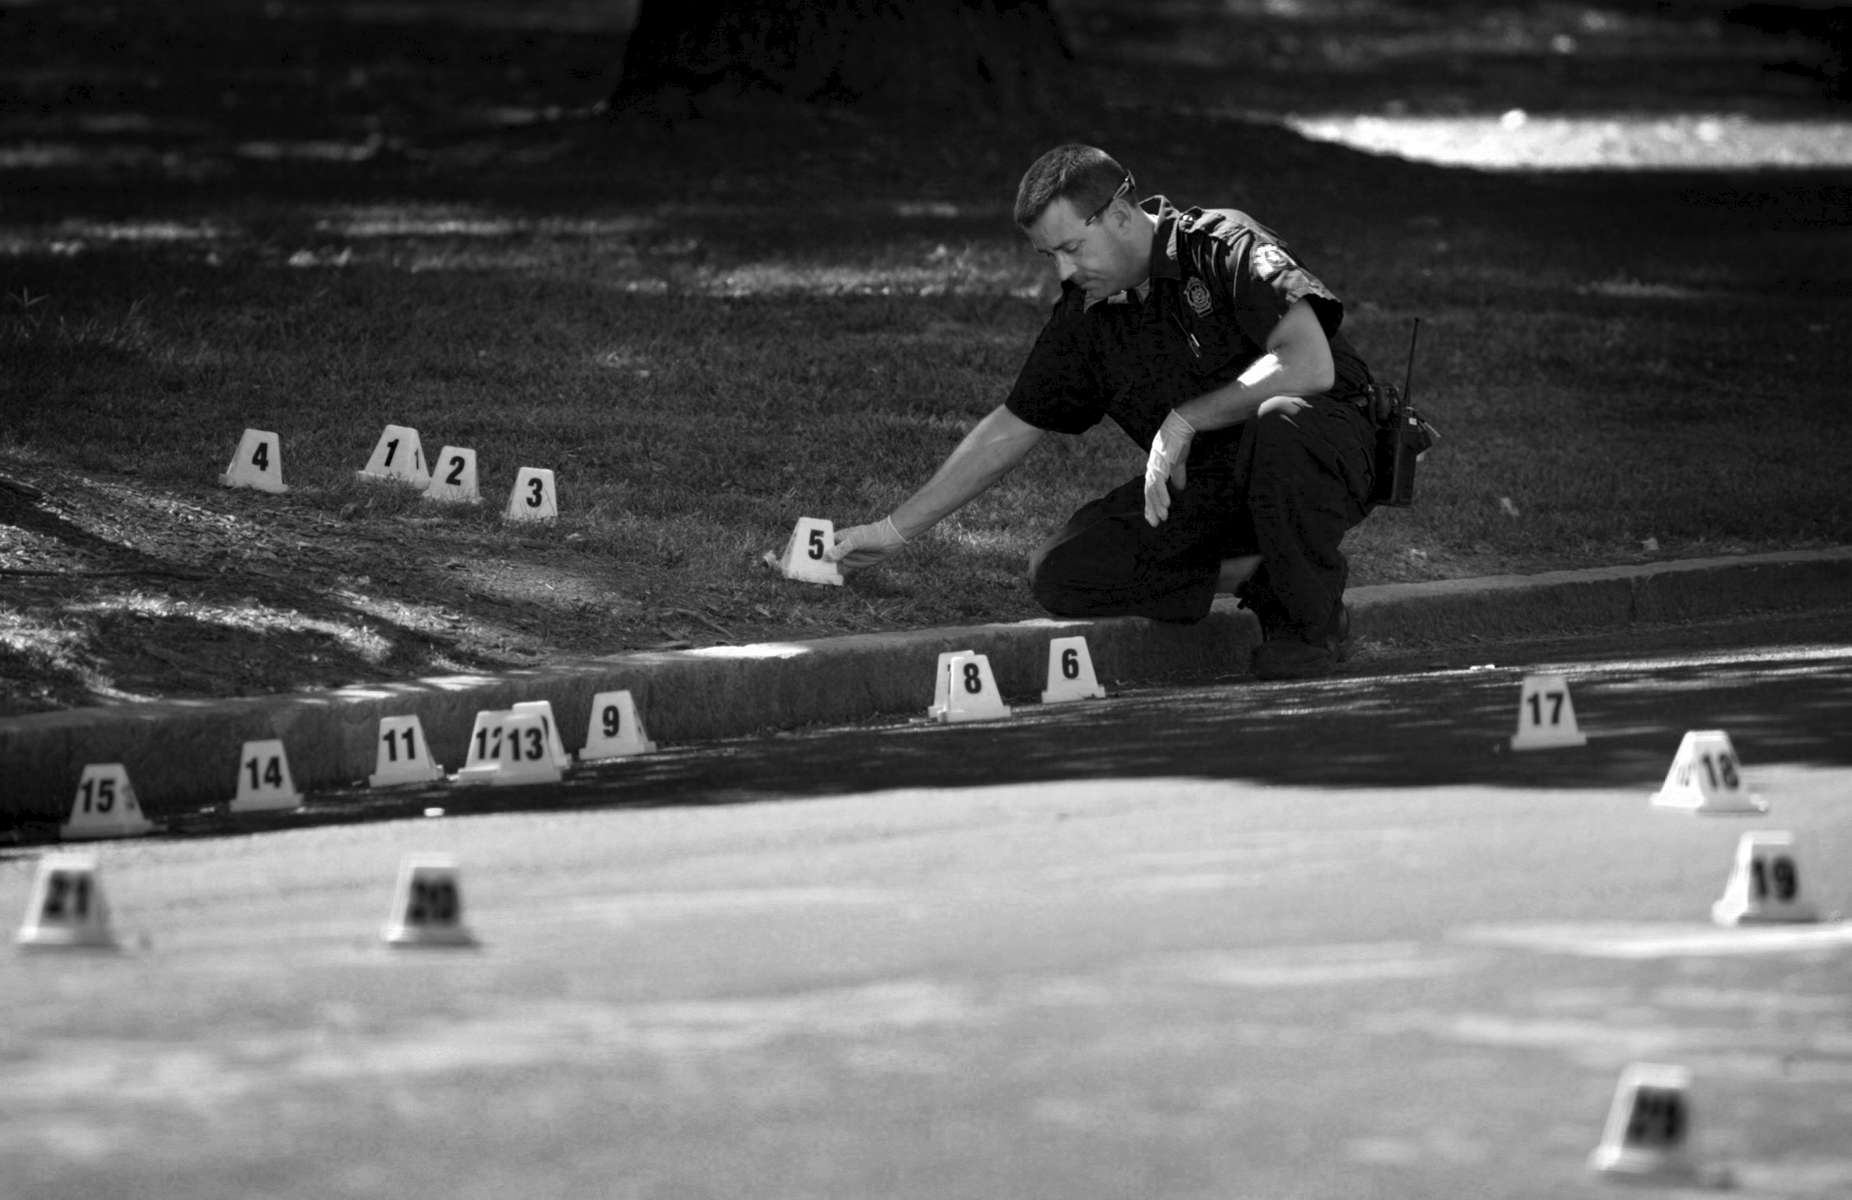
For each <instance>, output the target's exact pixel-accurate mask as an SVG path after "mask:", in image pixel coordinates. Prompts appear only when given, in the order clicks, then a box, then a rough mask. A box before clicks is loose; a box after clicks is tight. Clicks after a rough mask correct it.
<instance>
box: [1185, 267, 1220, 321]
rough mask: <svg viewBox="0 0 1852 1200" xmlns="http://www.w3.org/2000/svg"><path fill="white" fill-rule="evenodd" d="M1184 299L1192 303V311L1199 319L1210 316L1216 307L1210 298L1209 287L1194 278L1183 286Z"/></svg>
mask: <svg viewBox="0 0 1852 1200" xmlns="http://www.w3.org/2000/svg"><path fill="white" fill-rule="evenodd" d="M1183 298H1184V299H1185V300H1188V301H1189V302H1190V308H1191V310H1192V311H1194V312H1195V313H1196V315H1197V316H1199V317H1206V316H1208V315H1209V310H1210V309H1211V308H1214V307H1215V302H1214V301H1213V300H1211V299H1210V298H1209V286H1208V285H1207V284H1205V283H1204V282H1203V281H1202V280H1201V279H1198V278H1195V277H1194V276H1192V277H1191V278H1190V281H1189V282H1188V283H1186V284H1184V285H1183Z"/></svg>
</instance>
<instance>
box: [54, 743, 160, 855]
mask: <svg viewBox="0 0 1852 1200" xmlns="http://www.w3.org/2000/svg"><path fill="white" fill-rule="evenodd" d="M154 829H155V825H154V822H153V821H150V820H149V819H148V818H147V817H146V816H144V815H142V811H141V805H140V803H139V802H137V801H136V799H135V787H134V785H133V784H131V783H130V782H129V771H128V768H127V767H125V766H123V765H122V764H121V763H89V764H87V765H86V766H85V767H84V773H83V775H82V777H80V778H79V779H78V781H77V795H76V796H75V797H74V798H73V799H72V800H71V819H70V820H68V821H66V822H65V823H64V824H63V825H60V826H59V827H58V836H59V837H61V838H63V839H64V840H65V841H67V842H75V841H79V840H82V839H84V838H118V837H141V836H142V835H143V834H148V833H153V832H154Z"/></svg>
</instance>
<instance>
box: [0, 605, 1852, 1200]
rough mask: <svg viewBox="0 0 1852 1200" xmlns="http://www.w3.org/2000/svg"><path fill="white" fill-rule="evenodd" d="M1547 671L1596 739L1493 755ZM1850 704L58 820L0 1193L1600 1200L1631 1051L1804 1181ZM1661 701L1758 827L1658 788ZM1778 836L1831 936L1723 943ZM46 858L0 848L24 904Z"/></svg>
mask: <svg viewBox="0 0 1852 1200" xmlns="http://www.w3.org/2000/svg"><path fill="white" fill-rule="evenodd" d="M1546 671H1548V672H1558V673H1561V674H1562V675H1563V677H1564V678H1565V679H1566V680H1567V682H1568V684H1569V687H1570V689H1571V692H1572V694H1573V704H1574V710H1575V713H1576V716H1577V718H1578V722H1579V726H1580V729H1581V731H1582V732H1583V733H1585V734H1586V735H1587V737H1588V743H1587V745H1585V746H1582V747H1576V748H1564V749H1552V750H1542V751H1523V752H1518V751H1513V750H1511V749H1510V748H1509V740H1510V738H1511V735H1512V733H1513V732H1514V731H1515V729H1516V728H1517V723H1518V720H1519V714H1520V704H1519V700H1520V691H1521V683H1522V680H1523V679H1524V677H1525V676H1526V675H1528V674H1533V673H1538V672H1546ZM1849 713H1852V616H1849V615H1848V614H1846V613H1844V612H1840V613H1830V614H1824V615H1812V616H1806V617H1793V618H1783V619H1780V620H1761V621H1757V622H1721V623H1715V624H1708V625H1688V626H1683V627H1678V628H1673V627H1667V628H1665V629H1663V630H1661V631H1659V632H1657V633H1655V634H1652V635H1642V634H1640V633H1639V632H1637V631H1636V632H1633V633H1630V634H1627V635H1625V636H1610V637H1606V638H1600V639H1592V640H1586V641H1558V642H1529V643H1516V642H1512V643H1500V644H1496V645H1493V644H1488V645H1483V646H1474V647H1467V648H1463V649H1451V650H1446V651H1428V652H1420V653H1414V652H1408V653H1401V654H1396V655H1389V654H1371V653H1366V654H1365V655H1364V657H1363V658H1362V659H1361V660H1360V661H1359V662H1357V663H1356V664H1354V665H1353V671H1352V673H1350V674H1347V675H1346V676H1344V677H1341V678H1338V679H1333V680H1327V681H1321V682H1318V683H1309V684H1271V685H1260V684H1255V683H1253V682H1251V681H1246V680H1242V681H1239V682H1235V683H1231V684H1228V685H1226V686H1206V687H1197V688H1188V689H1149V690H1137V691H1132V692H1127V693H1121V694H1116V695H1114V696H1112V697H1111V698H1109V699H1107V700H1104V701H1089V702H1081V703H1076V704H1072V705H1066V706H1047V707H1042V706H1025V707H1023V708H1022V709H1020V710H1019V711H1018V712H1017V714H1016V715H1015V716H1013V717H1012V718H1011V719H1010V720H1008V721H1004V722H997V723H991V724H977V725H968V726H957V727H947V726H940V725H933V724H928V723H926V722H924V721H922V720H910V721H884V722H870V723H867V724H863V725H859V726H854V727H839V728H829V729H815V730H806V731H800V732H796V733H792V734H787V735H783V736H776V737H763V738H752V739H741V740H735V741H729V742H720V743H714V744H710V745H703V746H688V747H676V748H672V749H670V750H667V751H665V752H663V753H661V754H657V755H652V756H648V757H645V758H640V759H635V760H630V761H626V762H622V763H615V764H610V765H606V766H600V767H596V768H585V769H582V770H580V771H578V772H575V773H574V774H573V775H572V777H570V778H569V779H568V781H567V782H565V783H564V784H562V785H558V786H554V787H548V788H537V789H506V790H504V789H489V788H479V789H456V788H412V789H409V790H408V791H407V792H406V793H405V795H403V796H401V797H395V798H392V799H381V798H380V797H379V796H378V795H377V794H373V793H368V792H364V791H360V790H357V789H355V790H352V791H350V792H347V793H335V794H331V795H328V796H318V797H317V798H316V803H315V805H314V806H312V808H310V809H306V810H304V811H302V812H299V813H293V814H280V815H277V816H274V817H268V818H258V817H250V818H244V819H242V820H238V821H233V820H231V819H229V818H227V817H225V816H224V815H223V814H222V813H217V812H203V811H202V812H201V813H199V814H197V815H196V816H193V817H191V818H186V817H181V818H179V819H177V820H176V823H175V825H174V829H173V833H172V835H170V836H168V837H165V838H160V839H147V840H139V841H129V840H124V841H116V842H107V843H100V844H98V845H96V846H94V847H92V848H91V849H90V852H91V853H94V854H95V855H96V857H97V861H98V864H99V867H98V870H99V874H98V877H97V878H98V880H99V881H100V883H101V886H102V887H103V889H104V891H105V892H106V894H107V897H108V901H109V904H110V908H111V912H112V923H113V928H114V931H115V933H116V935H117V938H118V940H119V942H120V945H121V948H120V949H119V950H118V951H115V952H73V951H55V950H40V951H35V952H25V951H15V952H14V961H13V962H12V963H10V964H9V966H8V969H6V970H5V971H4V972H0V1006H4V1009H5V1011H6V1012H7V1013H8V1014H9V1019H8V1021H7V1022H6V1025H5V1029H4V1032H3V1033H0V1179H4V1180H6V1188H5V1191H6V1194H7V1195H8V1196H19V1197H52V1196H70V1195H88V1196H180V1195H185V1196H190V1197H193V1196H197V1197H218V1196H225V1197H230V1196H250V1195H266V1196H281V1197H294V1196H301V1197H311V1196H314V1197H329V1196H335V1197H345V1196H377V1195H394V1196H402V1197H433V1198H435V1197H477V1196H482V1197H487V1196H497V1197H500V1196H509V1195H520V1196H537V1197H551V1196H560V1197H566V1196H575V1197H576V1196H616V1197H633V1196H634V1197H664V1198H667V1197H677V1198H681V1197H722V1196H726V1197H736V1196H741V1195H754V1196H792V1197H799V1196H801V1197H867V1196H876V1195H879V1196H889V1197H921V1198H925V1197H933V1198H935V1200H937V1198H942V1197H980V1196H981V1197H987V1198H991V1197H997V1196H1005V1195H1007V1196H1012V1197H1043V1196H1047V1197H1107V1196H1113V1197H1117V1196H1139V1197H1158V1196H1163V1197H1170V1196H1177V1197H1199V1196H1200V1197H1211V1196H1214V1197H1219V1198H1227V1197H1241V1196H1256V1197H1258V1196H1269V1197H1359V1196H1386V1197H1389V1196H1393V1197H1403V1196H1406V1197H1433V1196H1466V1195H1470V1196H1476V1197H1481V1196H1482V1197H1530V1196H1538V1197H1542V1196H1551V1197H1561V1196H1575V1195H1602V1194H1608V1193H1609V1188H1610V1185H1609V1184H1608V1183H1607V1182H1606V1181H1605V1180H1603V1179H1602V1178H1600V1177H1599V1176H1597V1175H1596V1174H1595V1173H1593V1172H1592V1171H1591V1170H1590V1169H1589V1167H1588V1165H1587V1158H1588V1155H1589V1153H1590V1152H1591V1151H1592V1150H1594V1149H1595V1147H1596V1144H1597V1142H1598V1140H1599V1138H1600V1136H1601V1131H1602V1124H1603V1119H1604V1117H1605V1116H1606V1112H1607V1107H1608V1104H1609V1100H1610V1097H1611V1095H1612V1093H1613V1091H1614V1088H1615V1084H1616V1081H1617V1079H1618V1076H1619V1074H1620V1072H1621V1071H1622V1069H1623V1068H1624V1067H1625V1066H1626V1065H1627V1064H1629V1063H1632V1062H1636V1061H1654V1062H1663V1063H1671V1064H1677V1065H1682V1066H1685V1067H1687V1068H1688V1069H1689V1070H1690V1071H1691V1073H1692V1074H1691V1079H1692V1082H1691V1085H1690V1094H1689V1097H1688V1099H1689V1109H1690V1112H1691V1115H1692V1128H1691V1134H1690V1142H1691V1147H1692V1151H1693V1153H1694V1154H1695V1155H1696V1156H1697V1157H1698V1158H1699V1159H1701V1160H1702V1161H1703V1162H1704V1163H1705V1164H1706V1165H1707V1166H1712V1167H1715V1168H1717V1169H1718V1170H1719V1171H1727V1172H1728V1176H1729V1178H1730V1179H1731V1181H1732V1182H1733V1184H1734V1193H1733V1194H1735V1195H1742V1196H1782V1197H1789V1196H1808V1197H1814V1196H1818V1197H1828V1196H1842V1195H1845V1194H1847V1193H1848V1192H1852V1152H1848V1150H1847V1148H1846V1146H1845V1144H1844V1130H1845V1129H1846V1128H1847V1127H1848V1126H1849V1124H1852V1006H1848V1003H1847V1000H1846V997H1847V996H1848V995H1849V994H1852V957H1849V955H1848V947H1852V925H1848V924H1847V923H1846V922H1843V921H1841V920H1840V919H1838V918H1839V914H1840V913H1842V912H1846V911H1848V910H1852V866H1849V865H1848V864H1852V808H1849V807H1848V806H1847V804H1846V799H1847V796H1848V794H1849V793H1852V735H1849V734H1848V731H1847V719H1848V714H1849ZM1699 729H1720V730H1724V731H1727V733H1728V735H1729V736H1730V738H1731V740H1732V743H1733V745H1734V748H1735V750H1736V752H1737V754H1738V756H1739V757H1740V759H1741V762H1742V765H1743V772H1742V777H1743V783H1744V786H1745V787H1746V788H1747V789H1748V790H1750V791H1752V792H1754V793H1755V794H1757V795H1759V796H1760V797H1762V798H1763V799H1764V800H1766V801H1767V802H1768V805H1769V808H1768V811H1767V812H1766V813H1762V814H1759V815H1751V816H1701V815H1694V814H1690V813H1684V812H1674V811H1669V810H1666V809H1663V808H1657V807H1655V806H1653V805H1652V804H1651V803H1650V802H1649V796H1650V794H1651V793H1652V792H1653V791H1654V790H1655V789H1656V788H1658V787H1659V785H1660V783H1661V781H1662V779H1663V778H1664V776H1665V774H1666V772H1667V769H1668V767H1669V766H1670V764H1671V761H1672V758H1673V756H1674V754H1675V752H1676V751H1677V748H1678V745H1679V742H1680V739H1681V737H1682V736H1683V734H1684V733H1685V732H1687V731H1689V730H1699ZM440 809H441V815H436V814H438V813H439V810H440ZM427 812H429V813H432V814H434V815H429V816H427V815H424V814H426V813H427ZM1771 830H1783V831H1787V832H1790V833H1792V834H1793V836H1794V838H1795V842H1796V848H1797V854H1798V857H1799V859H1800V861H1801V862H1802V864H1803V869H1802V874H1801V878H1802V879H1803V880H1804V882H1805V888H1806V895H1807V896H1808V897H1809V898H1810V899H1811V900H1812V901H1813V903H1815V904H1816V905H1817V907H1818V908H1819V909H1820V910H1822V913H1823V914H1824V915H1825V917H1826V918H1827V919H1825V920H1823V921H1820V922H1817V923H1812V924H1807V925H1794V926H1773V927H1763V928H1753V929H1752V928H1729V927H1722V926H1718V925H1716V924H1714V923H1713V922H1712V921H1711V919H1710V906H1711V904H1712V902H1713V901H1714V900H1716V899H1717V898H1718V897H1719V896H1720V894H1721V893H1722V892H1723V890H1724V887H1725V884H1726V882H1727V879H1728V877H1729V875H1730V872H1731V869H1732V859H1733V856H1734V854H1735V851H1736V847H1737V843H1738V840H1739V838H1740V837H1741V836H1742V835H1743V834H1744V833H1745V832H1750V831H1771ZM42 849H43V848H42V847H26V848H20V849H17V850H13V851H9V852H6V853H5V854H4V855H3V856H0V903H7V904H12V905H13V906H14V909H13V911H15V912H24V911H25V910H26V907H27V901H28V895H29V892H30V890H31V885H32V879H33V873H34V870H35V868H36V865H37V860H38V858H39V855H40V853H41V850H42ZM412 852H442V853H446V854H451V855H454V856H455V860H456V863H457V877H456V878H457V881H458V884H459V887H460V889H461V892H462V895H463V897H464V901H465V903H464V913H465V921H466V923H467V925H468V927H469V928H470V929H471V931H473V933H474V934H475V936H476V937H477V939H478V941H479V944H478V945H477V946H476V947H475V948H472V949H434V948H432V949H418V950H402V949H389V948H387V947H386V946H384V945H383V944H382V942H381V940H380V932H381V927H382V924H383V923H384V922H385V920H386V918H387V916H388V910H389V909H390V908H391V907H392V903H393V891H394V883H395V878H396V873H397V870H398V866H399V863H400V860H401V857H402V856H403V855H405V854H407V853H412ZM1661 1192H1663V1193H1664V1194H1676V1189H1671V1188H1664V1189H1661ZM1655 1194H1660V1193H1655Z"/></svg>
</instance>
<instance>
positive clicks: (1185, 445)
mask: <svg viewBox="0 0 1852 1200" xmlns="http://www.w3.org/2000/svg"><path fill="white" fill-rule="evenodd" d="M1195 436H1196V427H1195V426H1194V425H1191V424H1190V423H1189V422H1188V421H1186V420H1184V419H1183V414H1182V413H1179V412H1178V411H1177V410H1176V409H1174V408H1173V409H1172V410H1171V411H1170V415H1169V416H1168V417H1165V418H1164V424H1162V425H1161V426H1159V427H1158V431H1157V436H1156V437H1154V438H1152V439H1151V457H1149V458H1147V459H1146V460H1145V522H1146V523H1147V524H1149V525H1151V526H1153V527H1156V526H1157V524H1158V523H1159V522H1161V521H1163V520H1164V518H1166V517H1168V516H1170V489H1169V488H1168V487H1167V486H1165V485H1166V484H1167V483H1175V484H1176V485H1177V490H1178V491H1182V490H1183V487H1184V470H1183V464H1184V461H1185V460H1186V459H1188V458H1189V457H1190V439H1191V438H1193V437H1195Z"/></svg>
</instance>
